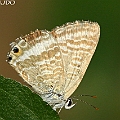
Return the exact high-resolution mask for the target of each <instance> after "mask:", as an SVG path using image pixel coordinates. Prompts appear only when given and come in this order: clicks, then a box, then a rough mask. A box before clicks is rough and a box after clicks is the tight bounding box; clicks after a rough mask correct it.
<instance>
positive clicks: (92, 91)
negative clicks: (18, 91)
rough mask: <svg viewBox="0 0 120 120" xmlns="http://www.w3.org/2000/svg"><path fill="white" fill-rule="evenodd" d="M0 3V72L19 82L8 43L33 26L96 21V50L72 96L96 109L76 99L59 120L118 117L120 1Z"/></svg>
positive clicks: (25, 0)
mask: <svg viewBox="0 0 120 120" xmlns="http://www.w3.org/2000/svg"><path fill="white" fill-rule="evenodd" d="M15 1H16V3H15V5H13V6H11V5H3V6H1V5H0V74H2V75H3V76H5V77H9V78H13V79H15V80H17V81H20V82H22V81H23V80H22V78H20V77H19V76H18V74H17V73H16V71H15V70H13V68H12V67H10V66H9V65H8V64H7V63H6V62H5V60H6V54H7V52H8V51H9V50H10V46H9V44H10V43H11V42H12V41H14V40H15V39H16V38H17V37H19V36H21V35H25V34H27V33H29V32H30V31H34V30H35V29H37V28H38V29H41V30H42V29H47V30H51V29H53V28H54V27H55V26H59V25H62V24H64V23H66V22H73V21H75V20H90V21H96V22H98V23H99V25H100V26H101V36H100V41H99V44H98V47H97V50H96V52H95V54H94V56H93V59H92V61H91V63H90V65H89V67H88V69H87V72H86V74H85V76H84V78H83V81H82V83H81V84H80V86H79V87H78V89H77V90H76V91H75V93H74V94H73V96H77V95H80V94H89V95H97V98H96V99H93V98H89V97H78V98H79V99H82V100H85V101H86V102H88V103H90V104H92V105H95V106H96V107H99V110H98V111H97V110H95V109H93V108H92V107H90V106H89V105H86V104H84V103H82V102H80V101H77V105H76V106H75V107H74V108H72V109H71V110H64V109H63V110H62V111H61V113H60V117H61V118H62V120H73V119H74V120H120V93H119V91H120V36H119V35H120V1H119V0H100V1H97V0H15Z"/></svg>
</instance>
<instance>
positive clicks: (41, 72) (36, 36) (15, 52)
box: [8, 30, 65, 95]
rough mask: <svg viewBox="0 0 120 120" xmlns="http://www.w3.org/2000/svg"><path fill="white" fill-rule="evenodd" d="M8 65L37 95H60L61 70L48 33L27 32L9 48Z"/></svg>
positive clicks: (62, 72)
mask: <svg viewBox="0 0 120 120" xmlns="http://www.w3.org/2000/svg"><path fill="white" fill-rule="evenodd" d="M11 46H12V50H11V51H10V54H9V55H8V59H9V63H10V64H11V65H12V67H14V68H15V70H16V71H17V72H18V73H19V74H20V76H21V77H22V78H23V79H24V80H25V81H26V82H27V83H28V84H29V85H31V86H32V87H33V88H34V89H35V91H36V92H37V93H39V94H46V93H50V91H52V90H54V92H55V93H57V94H61V95H62V94H63V87H64V84H65V83H64V80H65V78H64V66H63V63H62V58H61V52H60V49H59V46H58V44H57V41H56V39H54V38H53V36H52V35H51V33H50V32H49V31H39V30H36V31H35V32H31V33H30V34H28V35H26V36H24V37H22V38H19V39H17V40H16V42H15V43H12V44H11Z"/></svg>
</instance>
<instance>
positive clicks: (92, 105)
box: [73, 96, 99, 110]
mask: <svg viewBox="0 0 120 120" xmlns="http://www.w3.org/2000/svg"><path fill="white" fill-rule="evenodd" d="M90 97H91V96H90ZM93 98H94V97H93ZM73 99H74V100H79V101H81V102H83V103H85V104H87V105H89V106H91V107H93V108H94V109H96V110H99V108H97V107H95V106H93V105H91V104H89V103H88V102H86V101H84V100H80V99H77V98H73Z"/></svg>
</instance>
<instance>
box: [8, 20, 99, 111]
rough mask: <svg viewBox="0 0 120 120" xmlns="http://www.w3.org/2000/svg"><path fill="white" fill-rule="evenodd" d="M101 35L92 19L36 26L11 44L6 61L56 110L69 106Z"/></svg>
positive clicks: (72, 104)
mask: <svg viewBox="0 0 120 120" xmlns="http://www.w3.org/2000/svg"><path fill="white" fill-rule="evenodd" d="M99 37H100V26H99V25H98V23H96V22H89V21H75V22H73V23H66V24H65V25H63V26H60V27H56V28H55V29H53V30H52V31H47V30H38V29H37V30H36V31H34V32H31V33H30V34H27V35H25V36H23V37H20V38H17V39H16V41H15V42H12V43H11V44H10V45H11V51H10V52H9V53H8V55H7V61H8V63H9V64H10V65H11V66H12V67H13V68H14V69H15V70H16V71H17V72H18V73H19V75H20V76H21V77H22V78H23V79H24V81H25V82H27V83H28V84H29V85H31V86H32V88H33V89H34V91H36V92H37V93H38V94H39V96H40V97H41V98H42V99H43V100H44V101H46V102H47V103H48V104H49V105H50V106H52V108H53V109H54V110H57V109H62V108H63V107H65V109H70V108H72V107H73V106H74V105H75V104H74V103H73V102H72V99H71V98H70V96H71V95H72V94H73V92H74V91H75V90H76V89H77V87H78V86H79V84H80V82H81V80H82V78H83V76H84V74H85V72H86V69H87V67H88V65H89V63H90V61H91V58H92V56H93V54H94V52H95V49H96V46H97V44H98V41H99Z"/></svg>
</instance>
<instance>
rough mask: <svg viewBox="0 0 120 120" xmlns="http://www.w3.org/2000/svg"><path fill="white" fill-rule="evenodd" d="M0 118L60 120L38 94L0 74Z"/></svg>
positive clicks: (13, 119)
mask: <svg viewBox="0 0 120 120" xmlns="http://www.w3.org/2000/svg"><path fill="white" fill-rule="evenodd" d="M0 120H60V118H59V116H58V114H57V112H55V111H54V110H53V109H52V108H51V107H50V106H49V105H48V104H47V103H46V102H44V101H43V100H42V99H41V98H40V96H39V95H37V94H35V93H34V92H32V91H31V90H30V89H29V88H28V87H26V86H23V85H21V84H20V83H18V82H16V81H14V80H11V79H9V78H4V77H3V76H0Z"/></svg>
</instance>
